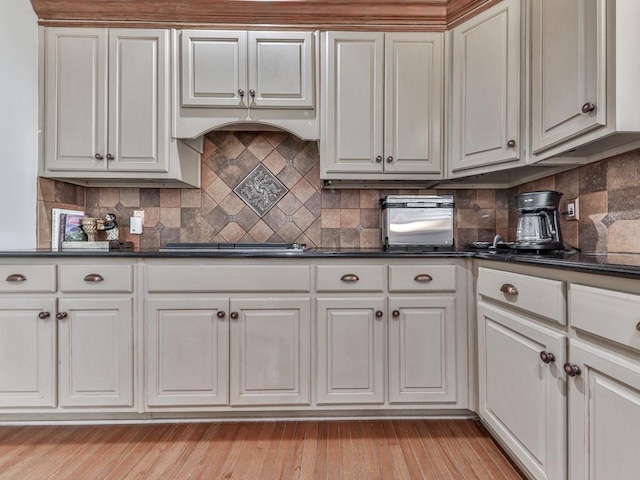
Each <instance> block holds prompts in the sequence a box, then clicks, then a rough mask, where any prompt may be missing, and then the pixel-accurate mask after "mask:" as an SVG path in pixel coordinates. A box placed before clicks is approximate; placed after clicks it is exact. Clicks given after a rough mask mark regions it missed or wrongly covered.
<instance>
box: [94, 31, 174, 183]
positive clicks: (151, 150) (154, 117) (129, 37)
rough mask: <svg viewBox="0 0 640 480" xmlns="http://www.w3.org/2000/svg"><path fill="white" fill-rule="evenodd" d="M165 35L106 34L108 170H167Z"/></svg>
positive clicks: (120, 32)
mask: <svg viewBox="0 0 640 480" xmlns="http://www.w3.org/2000/svg"><path fill="white" fill-rule="evenodd" d="M169 65H170V60H169V31H168V30H137V29H120V30H110V31H109V142H108V148H107V152H106V155H107V158H108V159H109V161H108V165H109V170H110V171H138V172H140V171H151V172H166V171H168V170H169V152H168V148H169V119H170V115H169V108H170V101H169V94H170V88H169Z"/></svg>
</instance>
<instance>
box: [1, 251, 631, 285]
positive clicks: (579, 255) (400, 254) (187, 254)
mask: <svg viewBox="0 0 640 480" xmlns="http://www.w3.org/2000/svg"><path fill="white" fill-rule="evenodd" d="M88 257H94V258H105V257H112V258H423V259H428V258H478V259H482V260H490V261H495V262H506V263H515V264H523V265H531V266H539V267H549V268H558V269H564V270H572V271H576V272H583V273H595V274H602V275H613V276H618V277H626V278H635V279H640V254H632V253H596V252H580V251H575V250H572V251H555V252H551V253H522V252H516V251H513V250H467V249H459V250H437V251H427V252H418V251H385V250H381V249H331V248H325V249H321V248H311V249H308V250H306V251H304V252H255V251H252V252H243V251H235V252H234V251H223V252H216V251H162V250H158V249H150V250H136V251H131V250H113V251H84V250H80V251H59V252H52V251H50V250H8V251H0V258H88Z"/></svg>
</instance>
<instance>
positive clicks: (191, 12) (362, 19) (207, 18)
mask: <svg viewBox="0 0 640 480" xmlns="http://www.w3.org/2000/svg"><path fill="white" fill-rule="evenodd" d="M499 1H500V0H351V1H345V0H31V4H32V5H33V9H34V10H35V12H36V14H37V15H38V19H39V22H40V24H42V25H74V26H88V25H91V26H128V27H136V26H138V27H163V28H168V27H178V28H184V27H199V28H203V27H207V26H224V25H231V26H240V25H242V26H246V27H256V28H257V27H261V28H263V27H265V26H273V27H284V28H295V27H297V28H332V29H336V28H340V29H359V30H360V29H377V30H379V29H381V28H384V29H389V30H396V29H397V30H400V29H401V30H420V31H429V30H431V31H439V30H445V29H447V28H451V27H452V26H454V25H455V24H457V23H459V22H461V21H463V20H464V19H466V18H468V17H469V16H471V15H474V14H475V13H477V12H479V11H481V10H484V9H485V8H488V7H489V6H491V5H493V4H496V3H498V2H499Z"/></svg>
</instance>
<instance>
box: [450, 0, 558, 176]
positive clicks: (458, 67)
mask: <svg viewBox="0 0 640 480" xmlns="http://www.w3.org/2000/svg"><path fill="white" fill-rule="evenodd" d="M554 3H555V2H554ZM521 4H522V2H521V0H506V1H503V2H500V3H499V4H498V5H496V6H494V7H492V8H490V9H488V10H486V11H484V12H482V13H481V14H479V15H476V16H475V17H473V18H472V19H470V20H468V21H466V22H464V23H463V24H461V25H460V26H458V27H456V28H454V29H453V30H452V59H453V60H452V61H453V73H452V76H451V85H452V86H451V97H452V109H451V118H450V125H451V128H450V129H449V134H448V140H449V145H450V150H449V156H448V171H449V176H450V177H455V176H459V175H469V174H472V173H474V174H475V173H484V172H486V171H496V170H500V169H504V168H512V167H514V166H517V165H519V164H523V163H524V161H523V160H521V151H522V146H521V143H522V142H521V127H522V123H521V114H520V112H521V108H520V107H521V101H520V99H521V81H520V78H521V77H520V70H521V60H520V58H521V48H522V42H521V38H522V35H521V28H520V25H521Z"/></svg>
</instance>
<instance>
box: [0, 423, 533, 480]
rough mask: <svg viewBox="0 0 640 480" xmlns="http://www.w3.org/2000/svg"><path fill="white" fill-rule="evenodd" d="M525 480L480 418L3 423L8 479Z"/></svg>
mask: <svg viewBox="0 0 640 480" xmlns="http://www.w3.org/2000/svg"><path fill="white" fill-rule="evenodd" d="M228 478H234V479H251V480H258V479H259V480H263V479H265V480H266V479H284V480H289V479H303V480H306V479H313V480H315V479H327V480H329V479H330V480H337V479H345V480H347V479H348V480H351V479H367V480H369V479H376V478H377V479H385V480H386V479H392V480H396V479H406V480H415V479H433V480H441V479H464V480H470V479H476V480H485V479H486V480H502V479H504V480H521V479H523V478H524V477H523V476H522V475H521V474H520V473H519V472H518V471H517V469H516V468H514V467H513V466H512V465H511V463H510V462H509V461H508V460H507V458H506V457H505V456H504V454H503V453H502V452H501V451H500V449H499V448H498V447H497V446H496V444H495V443H494V442H493V440H492V439H491V437H490V436H489V434H488V433H487V432H486V430H485V429H484V428H483V427H482V426H481V425H479V424H478V423H477V422H474V421H472V420H446V421H445V420H393V421H392V420H380V421H367V420H362V421H322V422H313V421H292V422H246V423H245V422H230V423H174V424H147V425H114V426H10V427H0V479H2V480H9V479H20V480H25V479H29V480H36V479H43V480H44V479H46V480H50V479H56V480H58V479H60V480H72V479H73V480H76V479H82V480H91V479H101V480H105V479H114V480H115V479H117V480H119V479H163V480H164V479H171V480H173V479H207V480H210V479H228Z"/></svg>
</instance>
